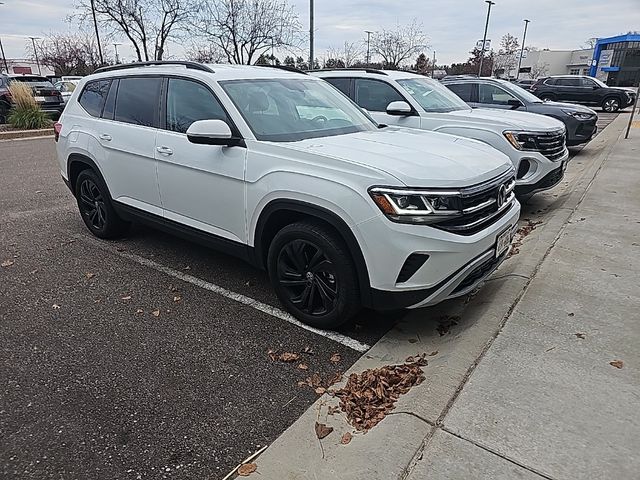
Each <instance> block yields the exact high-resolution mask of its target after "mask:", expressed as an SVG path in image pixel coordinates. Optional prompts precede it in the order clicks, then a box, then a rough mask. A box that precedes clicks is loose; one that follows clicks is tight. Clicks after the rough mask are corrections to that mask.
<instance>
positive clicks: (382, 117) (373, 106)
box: [353, 78, 420, 128]
mask: <svg viewBox="0 0 640 480" xmlns="http://www.w3.org/2000/svg"><path fill="white" fill-rule="evenodd" d="M353 99H354V100H355V102H356V103H357V104H358V105H360V106H361V107H362V108H364V109H365V110H367V111H368V112H369V113H370V114H371V116H372V117H373V118H374V119H375V120H376V122H379V123H384V124H386V125H399V126H401V127H410V128H420V117H419V116H418V115H417V114H414V115H408V116H399V115H388V114H387V106H388V105H389V104H390V103H391V102H396V101H401V102H406V103H410V102H408V101H407V99H406V98H404V97H403V96H402V95H401V94H400V92H398V90H396V88H395V87H394V86H392V85H390V84H388V83H387V82H384V81H382V80H375V79H370V78H356V79H355V84H354V96H353Z"/></svg>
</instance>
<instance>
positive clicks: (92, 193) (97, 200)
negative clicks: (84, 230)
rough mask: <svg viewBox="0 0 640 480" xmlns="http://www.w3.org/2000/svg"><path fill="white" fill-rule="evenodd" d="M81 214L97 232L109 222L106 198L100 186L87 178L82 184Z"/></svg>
mask: <svg viewBox="0 0 640 480" xmlns="http://www.w3.org/2000/svg"><path fill="white" fill-rule="evenodd" d="M80 213H81V214H82V216H83V217H85V218H86V219H87V221H88V222H89V223H90V224H91V226H92V227H93V228H95V229H96V230H103V229H104V226H105V224H106V222H107V210H106V206H105V203H104V197H103V196H102V194H101V193H100V189H99V188H98V185H96V183H95V182H94V181H93V180H92V179H91V178H86V179H84V180H83V181H82V183H81V184H80Z"/></svg>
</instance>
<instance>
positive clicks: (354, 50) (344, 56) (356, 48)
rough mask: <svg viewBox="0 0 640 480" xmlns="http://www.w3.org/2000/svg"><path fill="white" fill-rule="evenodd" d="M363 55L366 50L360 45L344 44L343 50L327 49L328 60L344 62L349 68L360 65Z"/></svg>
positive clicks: (354, 43)
mask: <svg viewBox="0 0 640 480" xmlns="http://www.w3.org/2000/svg"><path fill="white" fill-rule="evenodd" d="M363 53H364V49H363V48H362V45H361V44H360V43H358V42H344V45H343V46H342V47H341V48H335V47H329V48H328V49H327V58H333V59H336V60H342V63H343V64H344V66H345V67H347V68H348V67H352V66H353V65H354V64H356V63H358V62H359V60H360V57H361V56H362V54H363Z"/></svg>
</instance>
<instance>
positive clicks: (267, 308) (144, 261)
mask: <svg viewBox="0 0 640 480" xmlns="http://www.w3.org/2000/svg"><path fill="white" fill-rule="evenodd" d="M74 237H76V238H79V239H81V240H83V241H88V239H87V237H85V236H83V235H80V234H77V235H74ZM92 243H93V242H92ZM100 247H101V248H102V249H104V250H107V251H109V252H110V253H114V254H116V255H119V256H121V257H124V258H126V259H128V260H131V261H133V262H135V263H137V264H139V265H143V266H145V267H149V268H152V269H154V270H157V271H159V272H162V273H164V274H165V275H169V276H170V277H173V278H177V279H178V280H182V281H183V282H187V283H190V284H192V285H195V286H196V287H200V288H203V289H205V290H209V291H210V292H214V293H217V294H218V295H222V296H223V297H226V298H229V299H231V300H234V301H236V302H238V303H242V304H243V305H247V306H248V307H251V308H255V309H256V310H260V311H261V312H264V313H266V314H268V315H271V316H272V317H276V318H279V319H281V320H284V321H286V322H289V323H292V324H293V325H296V326H298V327H300V328H304V329H305V330H307V331H309V332H313V333H315V334H316V335H320V336H322V337H325V338H328V339H329V340H333V341H334V342H337V343H340V344H342V345H344V346H345V347H349V348H351V349H353V350H355V351H357V352H366V351H367V350H369V349H370V348H371V346H369V345H367V344H366V343H362V342H360V341H358V340H356V339H355V338H351V337H348V336H346V335H342V334H340V333H337V332H332V331H329V330H320V329H317V328H314V327H310V326H309V325H306V324H304V323H302V322H300V321H299V320H297V319H296V318H295V317H293V316H292V315H290V314H288V313H287V312H285V311H283V310H280V309H279V308H276V307H272V306H271V305H267V304H266V303H262V302H260V301H258V300H256V299H254V298H251V297H247V296H246V295H242V294H241V293H236V292H233V291H231V290H227V289H226V288H224V287H221V286H219V285H215V284H213V283H210V282H207V281H205V280H202V279H200V278H197V277H194V276H193V275H188V274H186V273H183V272H180V271H178V270H174V269H173V268H169V267H165V266H164V265H161V264H159V263H158V262H154V261H153V260H149V259H148V258H144V257H141V256H140V255H136V254H135V253H127V252H118V251H113V250H111V249H108V248H105V247H104V246H102V245H101V246H100Z"/></svg>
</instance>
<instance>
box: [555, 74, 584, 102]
mask: <svg viewBox="0 0 640 480" xmlns="http://www.w3.org/2000/svg"><path fill="white" fill-rule="evenodd" d="M555 85H556V92H557V94H558V100H560V101H561V102H575V103H580V102H581V100H582V99H583V98H584V95H583V93H584V92H583V89H582V79H581V78H580V77H562V78H558V79H557V80H556V84H555Z"/></svg>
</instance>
